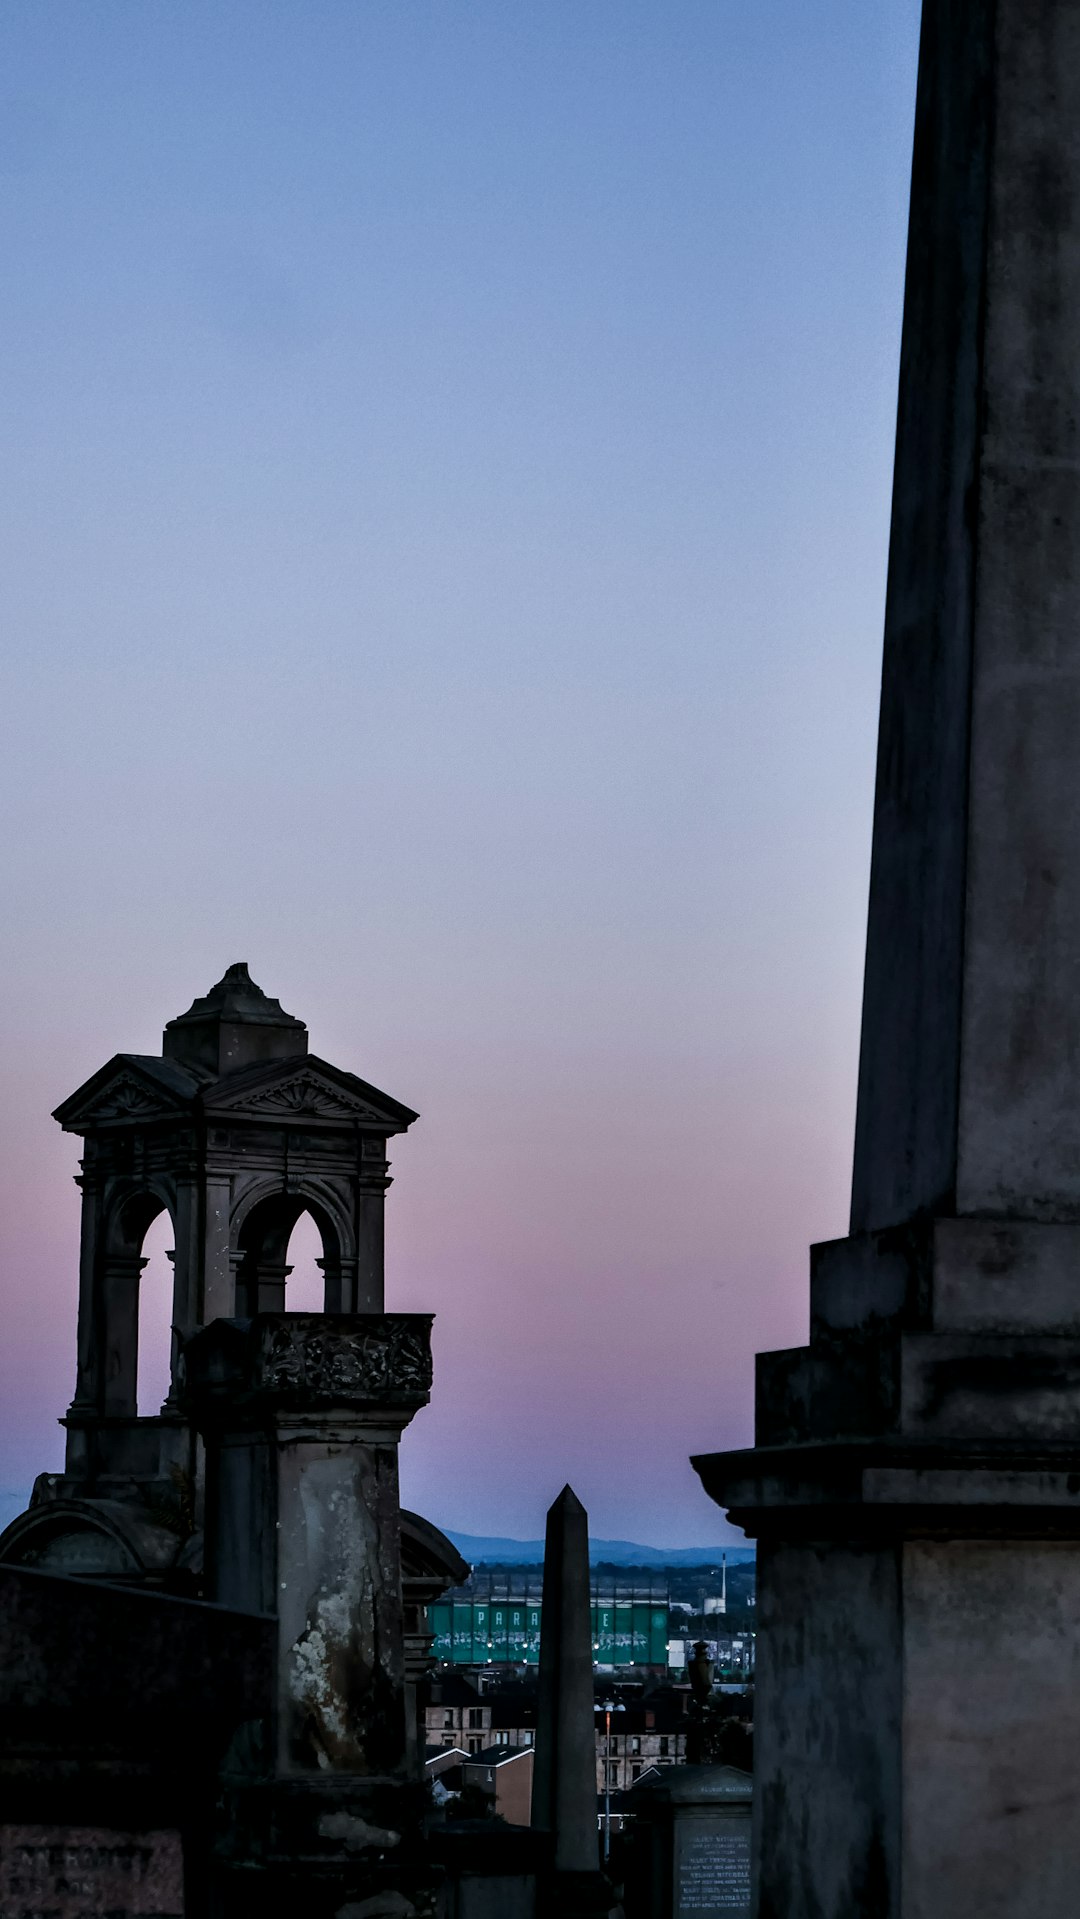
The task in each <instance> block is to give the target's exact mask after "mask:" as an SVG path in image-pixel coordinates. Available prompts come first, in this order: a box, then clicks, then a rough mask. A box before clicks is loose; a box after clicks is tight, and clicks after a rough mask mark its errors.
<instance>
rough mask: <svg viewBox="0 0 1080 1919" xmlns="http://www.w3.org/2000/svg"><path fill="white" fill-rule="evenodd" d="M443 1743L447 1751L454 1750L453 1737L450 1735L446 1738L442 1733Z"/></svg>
mask: <svg viewBox="0 0 1080 1919" xmlns="http://www.w3.org/2000/svg"><path fill="white" fill-rule="evenodd" d="M443 1745H444V1747H445V1748H446V1750H447V1752H453V1750H454V1741H453V1737H452V1736H451V1737H450V1738H449V1739H447V1738H446V1736H445V1734H444V1735H443Z"/></svg>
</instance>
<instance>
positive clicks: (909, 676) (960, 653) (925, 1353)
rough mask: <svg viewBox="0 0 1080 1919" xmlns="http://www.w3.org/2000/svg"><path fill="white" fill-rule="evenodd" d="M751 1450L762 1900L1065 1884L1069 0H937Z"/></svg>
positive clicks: (1074, 1229) (1072, 727)
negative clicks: (823, 1117)
mask: <svg viewBox="0 0 1080 1919" xmlns="http://www.w3.org/2000/svg"><path fill="white" fill-rule="evenodd" d="M756 1437H757V1445H756V1447H755V1449H754V1450H753V1451H752V1452H747V1453H743V1454H728V1455H717V1456H714V1457H709V1458H702V1459H699V1460H697V1461H696V1462H695V1464H696V1465H697V1467H698V1470H699V1472H700V1473H701V1476H702V1479H703V1481H704V1483H705V1485H706V1487H707V1489H708V1491H709V1492H710V1493H711V1494H712V1496H713V1497H714V1498H715V1499H716V1500H717V1501H718V1502H719V1503H720V1504H721V1505H723V1506H725V1507H727V1508H728V1509H729V1510H731V1511H732V1513H733V1516H734V1517H735V1518H736V1519H737V1520H738V1522H739V1523H740V1524H742V1525H744V1526H745V1527H746V1529H747V1530H748V1531H749V1532H751V1533H755V1534H756V1535H757V1537H758V1539H759V1542H760V1543H759V1555H760V1557H759V1585H760V1596H759V1625H760V1629H761V1631H760V1641H759V1659H758V1700H757V1711H756V1746H757V1750H756V1790H755V1820H756V1822H757V1833H756V1842H755V1843H756V1861H757V1864H756V1870H757V1900H758V1905H757V1911H758V1914H759V1919H811V1916H812V1919H853V1915H855V1914H859V1915H871V1916H878V1915H880V1919H886V1916H887V1919H939V1916H940V1919H945V1915H946V1914H948V1915H950V1916H951V1915H954V1914H956V1913H978V1914H979V1915H980V1919H1006V1915H1008V1919H1027V1915H1031V1919H1035V1915H1038V1919H1066V1915H1071V1914H1072V1913H1073V1912H1074V1911H1075V1909H1076V1885H1077V1882H1078V1880H1080V1818H1078V1817H1077V1814H1078V1812H1080V1704H1078V1701H1080V0H926V5H925V7H924V17H923V36H922V49H921V55H920V68H919V87H918V103H917V109H916V128H915V156H914V169H913V177H912V200H911V226H910V239H909V254H908V278H907V292H906V304H905V317H904V340H903V351H902V362H901V376H900V404H899V416H898V428H897V448H896V470H895V487H894V498H893V520H892V542H891V552H890V565H889V585H888V602H887V609H886V626H885V656H884V673H883V686H882V705H881V725H880V745H879V757H878V775H877V798H876V806H875V816H874V849H873V863H872V877H871V889H870V916H869V927H868V935H867V957H866V980H865V994H864V1007H863V1033H862V1054H861V1065H860V1075H859V1100H858V1118H857V1124H856V1139H855V1163H854V1178H853V1189H852V1213H851V1236H850V1237H849V1238H848V1239H846V1240H843V1241H839V1242H836V1243H834V1244H831V1245H826V1246H820V1247H816V1248H815V1249H814V1250H813V1253H812V1258H811V1340H810V1345H809V1347H808V1348H805V1349H799V1350H798V1351H793V1352H789V1353H774V1354H765V1355H763V1356H761V1358H760V1359H759V1362H758V1398H757V1425H756Z"/></svg>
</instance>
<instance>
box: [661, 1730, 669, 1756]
mask: <svg viewBox="0 0 1080 1919" xmlns="http://www.w3.org/2000/svg"><path fill="white" fill-rule="evenodd" d="M670 1750H671V1741H670V1739H669V1738H668V1736H667V1733H666V1732H662V1733H661V1734H660V1757H661V1759H666V1758H667V1756H668V1753H669V1752H670Z"/></svg>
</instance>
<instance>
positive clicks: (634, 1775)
mask: <svg viewBox="0 0 1080 1919" xmlns="http://www.w3.org/2000/svg"><path fill="white" fill-rule="evenodd" d="M640 1778H641V1767H640V1766H631V1768H630V1784H631V1785H633V1783H634V1781H635V1779H640Z"/></svg>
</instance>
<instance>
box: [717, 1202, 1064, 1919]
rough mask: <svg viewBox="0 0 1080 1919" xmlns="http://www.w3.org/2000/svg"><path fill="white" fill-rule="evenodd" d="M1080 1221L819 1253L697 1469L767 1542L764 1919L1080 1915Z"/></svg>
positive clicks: (931, 1234)
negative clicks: (739, 1404) (798, 1298)
mask: <svg viewBox="0 0 1080 1919" xmlns="http://www.w3.org/2000/svg"><path fill="white" fill-rule="evenodd" d="M1077 1272H1080V1228H1077V1227H1076V1226H1074V1225H1071V1224H1066V1225H1061V1226H1058V1225H1054V1224H1041V1223H1038V1222H1028V1221H1007V1220H1006V1221H1001V1220H983V1219H973V1218H972V1219H968V1218H964V1219H937V1220H928V1221H920V1222H917V1223H915V1224H914V1225H912V1226H909V1227H905V1228H903V1229H898V1230H897V1231H894V1232H893V1231H890V1232H887V1233H877V1234H866V1235H861V1236H856V1237H854V1238H852V1239H849V1240H843V1241H837V1242H835V1243H833V1244H830V1245H826V1246H822V1247H815V1248H814V1250H813V1253H812V1266H811V1340H810V1345H809V1346H808V1347H806V1348H801V1349H798V1350H794V1351H791V1352H783V1353H765V1354H761V1355H759V1359H758V1403H757V1436H758V1441H759V1444H758V1445H757V1446H756V1447H755V1448H754V1449H753V1450H752V1451H747V1452H742V1453H729V1454H717V1455H712V1456H709V1457H704V1458H700V1459H697V1460H695V1461H694V1464H695V1466H696V1467H697V1469H698V1471H699V1473H700V1475H701V1478H702V1481H703V1483H704V1486H705V1489H706V1491H707V1492H708V1493H709V1494H710V1496H711V1497H712V1498H713V1499H714V1500H715V1501H716V1502H717V1504H718V1505H720V1506H722V1507H724V1508H725V1509H726V1510H727V1511H728V1512H729V1513H730V1514H731V1517H732V1518H733V1519H734V1520H735V1522H736V1523H737V1524H738V1525H741V1526H743V1527H744V1528H745V1529H746V1531H747V1532H748V1533H750V1534H752V1535H754V1536H756V1537H757V1539H758V1542H759V1543H758V1626H759V1634H758V1646H757V1680H756V1704H755V1715H754V1722H755V1723H754V1744H755V1792H754V1829H755V1831H754V1854H755V1862H756V1863H755V1872H756V1875H757V1878H756V1884H757V1888H758V1891H757V1898H758V1905H757V1919H854V1915H856V1914H858V1915H860V1916H862V1915H866V1919H957V1916H958V1915H964V1916H965V1919H966V1915H967V1914H969V1913H970V1914H973V1915H974V1914H978V1915H979V1919H1073V1915H1074V1914H1075V1913H1076V1912H1077V1911H1078V1910H1080V1894H1078V1890H1077V1888H1078V1887H1080V1818H1078V1815H1080V1694H1078V1682H1080V1311H1078V1308H1077V1305H1076V1304H1075V1303H1074V1297H1073V1295H1074V1290H1075V1275H1076V1273H1077Z"/></svg>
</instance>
